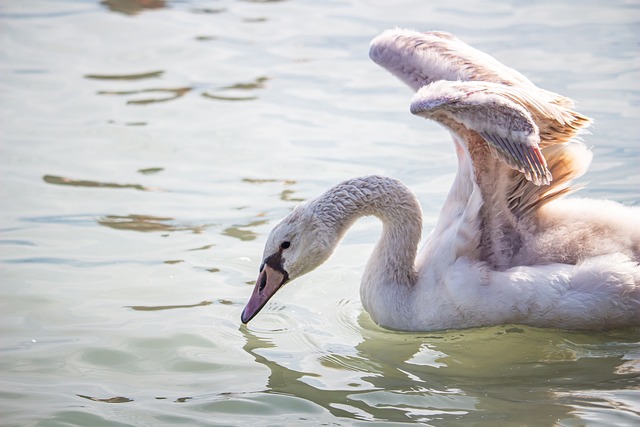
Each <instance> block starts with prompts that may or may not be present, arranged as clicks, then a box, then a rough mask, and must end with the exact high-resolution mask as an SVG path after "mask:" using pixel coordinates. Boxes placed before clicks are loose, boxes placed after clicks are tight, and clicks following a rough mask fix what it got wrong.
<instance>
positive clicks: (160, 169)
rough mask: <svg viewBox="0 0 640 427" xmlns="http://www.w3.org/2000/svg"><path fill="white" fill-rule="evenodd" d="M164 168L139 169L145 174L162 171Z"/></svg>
mask: <svg viewBox="0 0 640 427" xmlns="http://www.w3.org/2000/svg"><path fill="white" fill-rule="evenodd" d="M163 170H164V168H144V169H138V172H139V173H141V174H143V175H153V174H156V173H159V172H162V171H163Z"/></svg>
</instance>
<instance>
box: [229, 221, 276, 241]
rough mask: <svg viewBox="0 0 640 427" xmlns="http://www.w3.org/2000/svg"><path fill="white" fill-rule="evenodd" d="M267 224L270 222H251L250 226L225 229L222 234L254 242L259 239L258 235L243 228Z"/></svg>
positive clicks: (235, 226)
mask: <svg viewBox="0 0 640 427" xmlns="http://www.w3.org/2000/svg"><path fill="white" fill-rule="evenodd" d="M267 222H268V221H266V220H258V221H252V222H250V223H248V224H244V225H234V226H232V227H229V228H225V229H224V230H223V231H222V234H224V235H225V236H229V237H235V238H237V239H240V240H243V241H249V240H254V239H255V238H256V237H258V234H257V233H254V232H253V231H250V230H243V228H246V227H258V226H260V225H264V224H266V223H267Z"/></svg>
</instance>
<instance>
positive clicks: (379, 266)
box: [314, 176, 422, 286]
mask: <svg viewBox="0 0 640 427" xmlns="http://www.w3.org/2000/svg"><path fill="white" fill-rule="evenodd" d="M314 213H315V214H316V215H317V217H318V219H319V220H320V221H321V222H322V223H324V224H325V226H326V227H327V228H328V229H331V230H334V232H335V233H336V235H335V237H336V242H337V241H339V239H340V238H341V237H342V236H343V235H344V233H345V232H346V230H347V229H348V228H349V227H350V226H351V225H352V224H353V223H354V222H355V221H356V220H357V219H358V218H360V217H362V216H375V217H377V218H379V219H380V220H381V221H382V223H383V230H382V236H381V237H380V240H379V242H378V244H377V246H376V248H375V249H374V251H373V253H372V255H371V257H370V259H369V263H368V265H367V270H366V272H365V276H364V277H363V285H368V283H367V282H376V283H377V284H384V285H406V286H412V285H413V284H415V282H416V280H417V273H416V270H415V267H414V265H415V258H416V253H417V248H418V243H419V242H420V236H421V233H422V210H421V209H420V204H419V203H418V200H417V199H416V197H415V196H414V195H413V193H412V192H411V191H410V190H409V189H408V188H407V187H405V186H404V185H403V184H402V183H400V182H399V181H397V180H395V179H392V178H387V177H381V176H367V177H362V178H355V179H351V180H348V181H345V182H343V183H341V184H338V185H337V186H335V187H334V188H332V189H331V190H329V191H328V192H327V193H325V194H324V195H322V196H320V198H318V199H317V200H316V201H315V206H314Z"/></svg>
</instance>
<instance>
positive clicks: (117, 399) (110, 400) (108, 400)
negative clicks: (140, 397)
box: [76, 394, 133, 403]
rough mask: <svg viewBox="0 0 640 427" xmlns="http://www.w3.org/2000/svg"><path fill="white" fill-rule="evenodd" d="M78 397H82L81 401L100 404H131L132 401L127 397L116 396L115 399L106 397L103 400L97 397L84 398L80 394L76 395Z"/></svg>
mask: <svg viewBox="0 0 640 427" xmlns="http://www.w3.org/2000/svg"><path fill="white" fill-rule="evenodd" d="M76 396H78V397H82V398H83V399H89V400H93V401H94V402H102V403H127V402H133V399H129V398H128V397H122V396H116V397H108V398H105V399H100V398H98V397H91V396H85V395H82V394H76Z"/></svg>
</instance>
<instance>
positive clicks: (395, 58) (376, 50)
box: [369, 29, 534, 91]
mask: <svg viewBox="0 0 640 427" xmlns="http://www.w3.org/2000/svg"><path fill="white" fill-rule="evenodd" d="M369 56H370V58H371V59H372V60H373V61H374V62H375V63H377V64H378V65H380V66H381V67H383V68H385V69H386V70H388V71H389V72H391V73H392V74H393V75H395V76H396V77H398V78H399V79H400V80H402V81H403V82H405V83H406V84H407V85H409V87H411V88H412V89H413V90H414V91H416V90H418V89H419V88H421V87H422V86H425V85H427V84H429V83H433V82H434V81H437V80H450V81H487V82H494V83H502V84H506V85H519V86H526V87H534V85H533V83H531V81H530V80H529V79H527V78H526V77H525V76H523V75H522V74H520V73H519V72H517V71H516V70H514V69H512V68H509V67H507V66H505V65H504V64H502V63H500V62H499V61H497V60H496V59H495V58H493V57H491V56H489V55H487V54H486V53H484V52H481V51H479V50H477V49H475V48H473V47H471V46H469V45H468V44H466V43H464V42H463V41H461V40H460V39H458V38H456V37H454V36H452V35H451V34H449V33H444V32H438V31H432V32H427V33H420V32H417V31H412V30H403V29H395V30H387V31H385V32H383V33H382V34H380V35H379V36H377V37H376V38H374V39H373V41H372V42H371V46H370V48H369Z"/></svg>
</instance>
